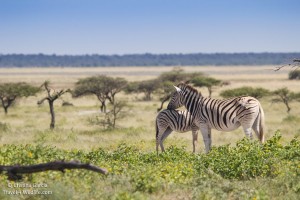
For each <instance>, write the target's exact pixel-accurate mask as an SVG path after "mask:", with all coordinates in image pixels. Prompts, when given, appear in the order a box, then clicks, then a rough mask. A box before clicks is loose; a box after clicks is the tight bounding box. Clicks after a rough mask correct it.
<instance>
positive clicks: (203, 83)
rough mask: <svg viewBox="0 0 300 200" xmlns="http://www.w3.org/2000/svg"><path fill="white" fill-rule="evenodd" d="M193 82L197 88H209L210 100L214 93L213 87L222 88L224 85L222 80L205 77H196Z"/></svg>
mask: <svg viewBox="0 0 300 200" xmlns="http://www.w3.org/2000/svg"><path fill="white" fill-rule="evenodd" d="M191 82H192V83H193V84H194V86H196V87H207V89H208V95H209V98H210V97H211V94H212V92H213V87H217V86H221V84H222V81H221V80H218V79H215V78H212V77H203V76H198V77H195V78H193V79H192V80H191Z"/></svg>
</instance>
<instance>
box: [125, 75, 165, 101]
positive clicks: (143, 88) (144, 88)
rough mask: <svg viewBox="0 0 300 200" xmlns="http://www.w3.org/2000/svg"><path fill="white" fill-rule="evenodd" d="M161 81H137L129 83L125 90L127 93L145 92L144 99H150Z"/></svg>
mask: <svg viewBox="0 0 300 200" xmlns="http://www.w3.org/2000/svg"><path fill="white" fill-rule="evenodd" d="M159 86H160V82H159V80H158V79H151V80H146V81H135V82H131V83H129V84H128V85H127V87H126V89H125V92H127V93H144V94H145V97H144V100H146V101H150V100H151V99H152V96H151V95H152V94H153V93H154V92H155V91H156V90H157V89H158V88H159Z"/></svg>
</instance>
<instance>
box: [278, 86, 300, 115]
mask: <svg viewBox="0 0 300 200" xmlns="http://www.w3.org/2000/svg"><path fill="white" fill-rule="evenodd" d="M273 94H274V95H275V96H277V98H274V99H272V102H274V103H277V102H282V103H284V105H285V106H286V111H287V113H289V112H290V111H291V107H290V103H291V101H294V100H297V99H300V94H299V93H294V92H291V91H290V90H289V89H288V88H286V87H284V88H280V89H277V90H275V91H273Z"/></svg>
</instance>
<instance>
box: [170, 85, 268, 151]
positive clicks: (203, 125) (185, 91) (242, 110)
mask: <svg viewBox="0 0 300 200" xmlns="http://www.w3.org/2000/svg"><path fill="white" fill-rule="evenodd" d="M175 88H176V90H177V91H176V92H175V93H174V94H173V95H172V98H171V100H170V102H169V105H168V109H176V108H179V107H181V106H185V107H186V108H187V110H188V111H189V112H190V113H191V115H192V116H193V117H194V124H195V125H196V126H197V127H199V128H200V131H201V133H202V136H203V140H204V143H205V149H206V152H208V151H209V150H210V148H211V129H212V128H213V129H217V130H219V131H232V130H235V129H237V128H238V127H239V126H242V127H243V129H244V132H245V134H246V136H247V137H249V138H252V132H251V129H253V130H254V132H255V133H256V135H257V137H258V138H259V139H260V141H261V142H263V141H264V132H263V128H264V112H263V109H262V107H261V105H260V103H259V101H258V100H257V99H255V98H253V97H250V96H242V97H235V98H230V99H224V100H221V99H212V98H206V97H203V96H202V95H201V94H200V93H199V92H198V91H197V90H196V89H195V88H193V87H191V86H189V85H187V84H183V83H181V84H179V85H178V86H177V87H175Z"/></svg>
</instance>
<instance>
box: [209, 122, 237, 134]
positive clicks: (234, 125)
mask: <svg viewBox="0 0 300 200" xmlns="http://www.w3.org/2000/svg"><path fill="white" fill-rule="evenodd" d="M240 126H241V124H240V123H239V122H235V123H230V124H227V126H225V125H222V127H216V126H213V125H210V127H211V128H213V129H216V130H218V131H225V132H229V131H233V130H235V129H237V128H239V127H240Z"/></svg>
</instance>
